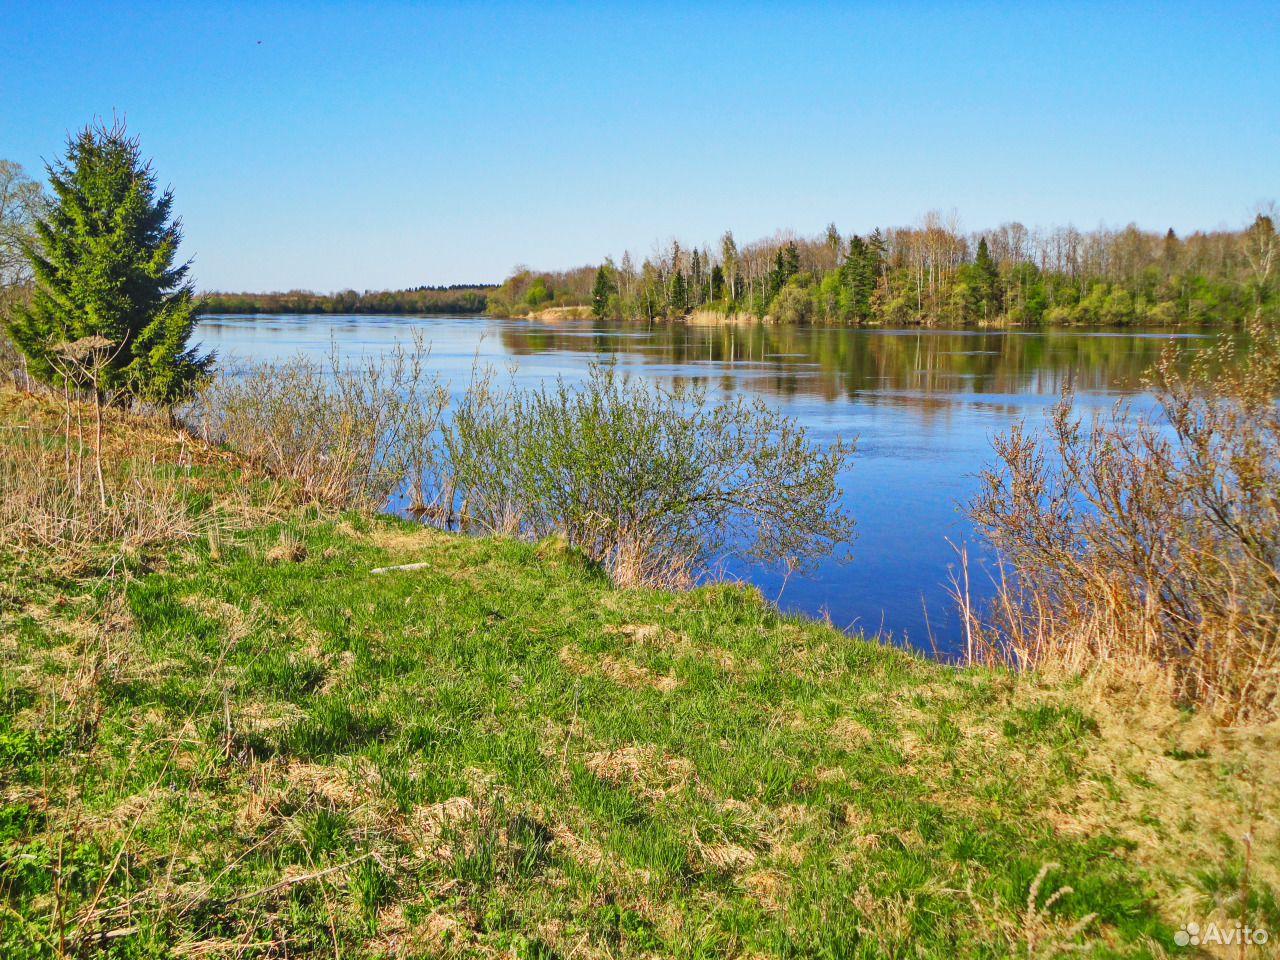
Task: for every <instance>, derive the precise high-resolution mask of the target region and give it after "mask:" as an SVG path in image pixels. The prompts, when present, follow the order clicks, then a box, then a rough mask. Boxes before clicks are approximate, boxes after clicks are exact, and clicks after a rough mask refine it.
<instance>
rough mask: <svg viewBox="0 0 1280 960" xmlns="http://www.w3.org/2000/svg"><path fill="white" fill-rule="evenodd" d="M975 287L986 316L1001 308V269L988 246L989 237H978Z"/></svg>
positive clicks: (974, 272) (974, 270)
mask: <svg viewBox="0 0 1280 960" xmlns="http://www.w3.org/2000/svg"><path fill="white" fill-rule="evenodd" d="M973 275H974V287H975V293H976V294H977V300H978V304H979V309H980V310H981V311H982V315H983V316H984V317H989V316H991V315H992V314H995V313H998V312H999V310H1000V300H1001V297H1000V270H999V269H998V268H997V267H996V261H995V259H994V258H993V257H992V256H991V250H990V249H989V248H988V247H987V238H986V237H980V238H979V239H978V253H977V255H976V256H975V257H974V259H973Z"/></svg>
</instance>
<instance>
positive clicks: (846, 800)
mask: <svg viewBox="0 0 1280 960" xmlns="http://www.w3.org/2000/svg"><path fill="white" fill-rule="evenodd" d="M93 415H94V414H93V406H92V404H85V403H82V402H80V401H74V400H73V401H72V402H71V405H70V407H68V406H67V401H66V399H65V398H61V397H58V396H56V395H50V394H41V393H39V392H36V393H27V392H23V391H20V390H15V389H14V388H13V387H11V386H10V387H5V388H3V389H2V390H0V427H2V428H3V429H2V430H0V463H2V464H3V468H4V469H3V473H2V474H0V479H2V480H3V486H4V489H3V494H4V503H5V509H4V510H3V512H2V514H0V570H2V571H3V578H2V580H0V583H2V584H3V587H2V588H0V624H2V625H3V629H0V636H2V637H3V638H4V640H3V643H0V663H2V665H3V669H2V670H0V677H2V678H3V679H0V771H3V775H2V778H0V783H3V787H2V788H0V828H2V829H0V909H3V911H4V915H5V922H4V923H3V924H0V952H3V953H4V955H5V956H6V957H13V958H15V960H18V958H44V957H56V956H61V955H63V954H70V953H73V952H74V953H78V954H81V955H83V954H102V955H110V956H113V957H124V958H133V957H138V958H141V957H150V956H171V955H172V956H189V955H218V954H222V953H225V952H231V953H239V954H241V955H254V956H274V955H277V954H279V955H283V954H282V951H284V950H286V949H287V950H288V953H289V955H290V956H331V955H333V952H334V951H335V950H340V951H341V954H342V956H344V957H383V956H393V955H394V956H405V955H425V956H492V955H511V956H516V957H523V958H548V957H562V958H563V957H569V956H597V957H606V956H614V957H642V956H664V957H665V956H669V957H690V956H705V957H747V956H752V957H756V956H800V955H803V956H813V955H824V954H827V955H833V956H867V957H871V956H882V955H885V954H886V953H893V952H901V951H907V952H908V953H914V954H916V955H923V956H948V957H970V956H972V957H984V956H992V955H1002V954H1003V953H1007V952H1010V951H1014V952H1017V953H1018V954H1019V955H1028V956H1035V957H1047V956H1055V955H1058V954H1059V953H1060V952H1062V951H1064V950H1067V951H1074V950H1078V949H1081V948H1086V947H1087V948H1089V949H1090V950H1092V951H1093V955H1096V956H1115V957H1157V956H1164V955H1165V951H1166V950H1172V949H1173V943H1174V941H1173V935H1174V933H1175V932H1176V931H1177V930H1178V929H1179V927H1180V926H1181V925H1182V924H1184V923H1185V922H1186V918H1187V917H1188V916H1193V917H1196V918H1199V920H1200V922H1201V924H1202V925H1204V924H1206V923H1207V922H1208V921H1211V920H1212V921H1214V922H1216V923H1218V924H1219V925H1221V926H1222V927H1223V928H1224V929H1235V928H1236V926H1237V925H1239V924H1247V925H1250V926H1251V927H1253V928H1258V927H1263V928H1267V929H1274V928H1275V927H1276V926H1277V925H1280V909H1278V908H1277V900H1276V891H1277V890H1278V889H1280V860H1278V859H1277V852H1278V851H1280V829H1278V827H1280V825H1278V824H1277V822H1276V819H1275V816H1274V811H1275V810H1277V809H1280V775H1278V774H1280V771H1278V770H1277V765H1276V764H1275V762H1274V757H1275V756H1276V752H1275V751H1276V750H1277V749H1280V728H1277V726H1276V724H1275V722H1270V723H1262V722H1250V723H1236V724H1234V725H1231V726H1222V725H1221V724H1220V722H1218V721H1216V720H1215V719H1214V718H1213V714H1212V712H1211V711H1207V710H1204V711H1201V710H1188V709H1186V708H1179V707H1178V705H1177V704H1176V703H1175V702H1173V701H1172V700H1171V699H1170V698H1169V696H1168V693H1167V691H1166V689H1165V687H1164V686H1163V684H1162V681H1160V680H1159V679H1158V677H1157V676H1156V675H1155V674H1151V673H1148V674H1145V675H1136V674H1134V673H1133V672H1132V671H1127V670H1126V671H1110V670H1108V669H1106V667H1105V665H1100V664H1095V665H1093V668H1085V669H1079V670H1075V671H1070V670H1068V671H1061V672H1060V671H1058V670H1057V669H1055V668H1054V666H1053V665H1052V664H1046V665H1044V669H1041V670H1037V671H1032V672H1024V671H1011V670H1009V669H1008V668H1007V667H1006V666H1003V665H1000V664H993V665H989V666H984V665H972V666H968V667H962V668H957V667H954V666H948V665H944V664H940V663H936V662H931V661H929V660H927V659H925V658H922V657H921V656H919V655H916V654H912V653H909V652H906V651H903V650H899V649H895V648H892V647H886V646H879V645H877V644H874V643H869V642H867V641H865V640H862V639H860V638H858V637H849V636H846V635H844V634H841V633H839V632H838V631H836V630H834V629H832V628H831V627H829V626H826V625H823V624H821V623H818V622H816V621H811V620H806V619H803V618H797V617H789V616H782V615H780V614H779V613H778V611H777V609H776V608H775V607H773V606H772V605H771V604H769V603H767V602H766V601H765V600H764V599H763V598H762V597H761V596H760V595H759V593H758V592H757V591H754V590H752V589H749V588H745V587H739V586H731V585H711V586H705V587H701V588H698V589H694V590H692V591H689V590H681V591H677V592H672V591H670V590H654V589H652V588H621V587H619V586H618V585H617V584H616V582H615V581H614V579H613V578H611V577H610V576H608V575H607V574H606V573H605V571H604V570H603V569H602V568H601V567H600V565H598V564H595V563H593V562H592V561H591V560H590V559H589V558H588V557H587V556H586V555H585V554H584V553H583V552H582V551H581V550H580V549H577V548H574V547H573V546H571V545H570V544H569V543H568V542H567V541H566V540H565V539H564V538H562V537H556V536H551V537H544V538H542V539H535V540H532V541H530V540H527V539H523V538H519V537H513V536H502V535H497V536H495V535H483V536H474V535H471V536H467V535H463V534H456V533H448V532H443V531H440V530H437V529H432V528H430V527H423V526H421V525H419V524H414V523H409V522H406V521H401V520H396V519H394V518H390V517H386V516H379V515H377V514H376V513H372V512H370V510H369V508H368V507H364V508H356V509H353V508H350V507H342V506H340V505H339V502H340V501H342V499H343V498H337V501H338V502H329V501H327V500H326V498H325V497H323V496H319V497H318V496H317V495H316V494H315V493H314V492H313V493H308V492H307V490H306V486H305V483H304V482H303V479H302V478H299V477H282V476H280V475H279V474H278V473H276V472H273V471H269V470H265V469H264V468H262V467H261V466H255V465H254V463H253V461H252V459H248V458H246V457H245V456H243V455H242V454H239V453H237V452H236V451H235V450H234V449H233V448H229V447H223V446H211V445H209V444H207V443H205V442H204V441H202V440H200V439H199V437H198V436H197V435H195V434H193V433H191V432H187V431H186V430H184V429H183V428H181V427H179V428H177V429H175V428H174V427H173V426H170V425H169V422H168V420H167V419H166V418H164V417H161V418H159V419H157V418H155V417H154V416H152V415H150V414H147V413H145V412H140V413H128V412H125V411H122V410H118V409H114V408H111V409H109V410H108V412H107V417H106V423H105V426H104V428H103V431H102V434H101V437H100V439H98V438H95V435H94V433H93V431H92V430H81V428H80V425H81V424H86V425H87V424H89V423H91V422H92V417H93ZM300 422H303V423H305V422H306V421H305V419H302V420H301V421H300ZM68 423H70V427H68ZM67 444H69V447H67V446H66V445H67ZM95 464H98V465H100V466H101V474H102V476H103V477H104V478H105V481H104V483H105V489H106V493H107V496H106V505H105V506H103V505H102V504H100V503H99V500H98V497H97V495H96V492H95V483H94V481H93V479H92V478H93V476H94V473H95ZM77 489H80V490H82V491H83V493H78V492H77ZM1147 669H1148V670H1151V669H1153V667H1151V666H1150V665H1149V666H1148V667H1147ZM1204 955H1214V954H1212V953H1211V952H1206V953H1205V954H1204Z"/></svg>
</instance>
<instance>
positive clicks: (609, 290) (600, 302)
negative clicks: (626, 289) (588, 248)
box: [591, 264, 613, 319]
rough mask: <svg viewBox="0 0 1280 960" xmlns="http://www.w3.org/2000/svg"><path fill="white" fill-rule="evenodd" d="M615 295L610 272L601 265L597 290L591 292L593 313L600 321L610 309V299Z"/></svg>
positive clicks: (597, 276)
mask: <svg viewBox="0 0 1280 960" xmlns="http://www.w3.org/2000/svg"><path fill="white" fill-rule="evenodd" d="M612 295H613V280H612V279H611V278H610V276H609V270H608V268H607V267H606V266H605V265H604V264H601V265H600V269H599V270H597V271H596V285H595V289H593V290H592V291H591V312H592V313H593V314H595V315H596V317H597V318H599V319H604V315H605V313H606V312H608V309H609V297H610V296H612Z"/></svg>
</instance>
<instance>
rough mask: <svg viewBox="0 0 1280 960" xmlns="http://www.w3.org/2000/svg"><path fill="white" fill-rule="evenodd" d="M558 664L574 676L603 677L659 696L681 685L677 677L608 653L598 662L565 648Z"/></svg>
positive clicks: (569, 647) (579, 652)
mask: <svg viewBox="0 0 1280 960" xmlns="http://www.w3.org/2000/svg"><path fill="white" fill-rule="evenodd" d="M560 662H561V663H563V664H564V665H565V666H566V667H568V668H569V669H570V670H572V671H573V672H574V673H577V674H581V675H584V676H587V675H593V674H597V675H601V676H605V677H608V678H609V679H610V680H612V681H613V682H614V683H617V684H620V685H621V686H624V687H631V688H632V689H639V688H643V687H648V688H650V689H653V690H657V691H658V692H659V693H670V692H671V691H672V690H674V689H676V687H678V686H680V680H679V678H678V677H673V676H669V675H666V674H660V673H654V672H653V671H652V670H650V669H649V668H648V667H642V666H641V665H640V664H638V663H636V662H634V661H632V660H627V659H624V658H622V657H614V656H611V655H609V654H605V655H604V656H602V657H599V658H598V659H597V658H593V657H591V656H589V655H588V654H585V653H583V652H582V651H581V650H578V649H577V648H575V647H571V646H567V645H566V646H563V647H561V648H560Z"/></svg>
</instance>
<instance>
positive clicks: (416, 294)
mask: <svg viewBox="0 0 1280 960" xmlns="http://www.w3.org/2000/svg"><path fill="white" fill-rule="evenodd" d="M496 286H497V285H496V284H483V283H475V284H451V285H449V286H438V287H430V286H424V287H414V288H413V289H409V290H365V291H363V292H358V291H356V290H339V291H338V292H337V293H328V294H326V293H315V292H314V291H311V290H289V291H285V292H273V293H223V292H214V293H206V294H204V295H202V296H201V297H200V307H199V309H200V312H201V313H207V314H228V313H247V314H256V313H467V314H472V313H474V314H480V313H484V312H485V309H486V308H487V307H488V297H487V293H488V292H489V291H490V290H493V289H495V288H496Z"/></svg>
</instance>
